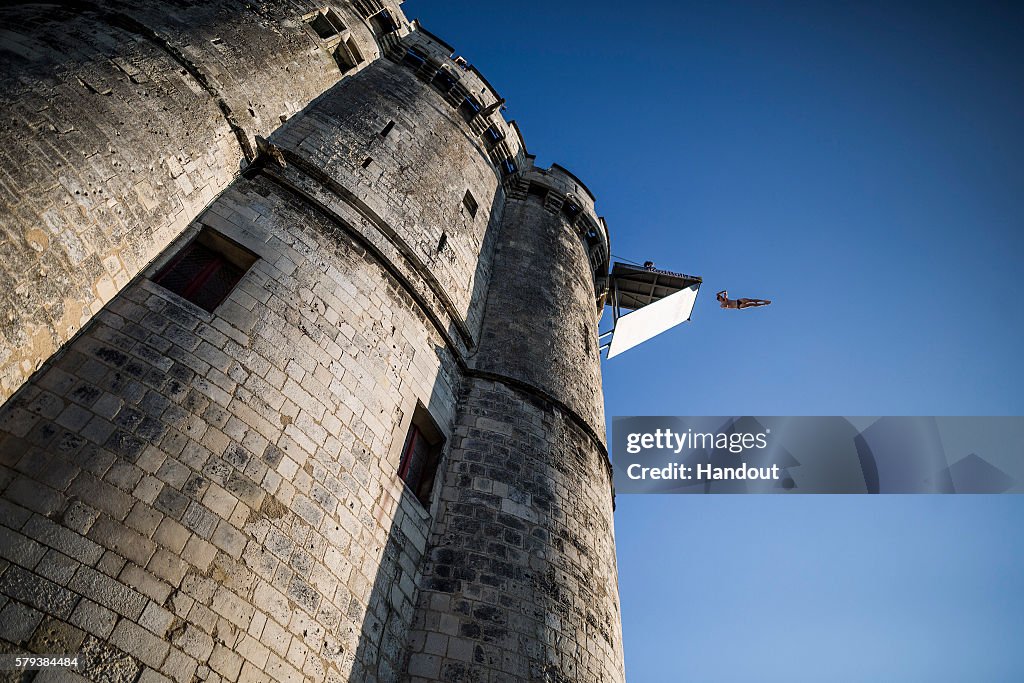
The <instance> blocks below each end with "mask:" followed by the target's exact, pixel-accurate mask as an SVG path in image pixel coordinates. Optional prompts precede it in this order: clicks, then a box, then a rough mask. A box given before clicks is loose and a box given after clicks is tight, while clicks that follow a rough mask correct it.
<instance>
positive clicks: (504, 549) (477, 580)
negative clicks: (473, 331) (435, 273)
mask: <svg viewBox="0 0 1024 683" xmlns="http://www.w3.org/2000/svg"><path fill="white" fill-rule="evenodd" d="M584 192H585V188H581V187H580V186H579V185H578V181H576V180H575V178H574V177H572V176H571V174H569V173H568V172H567V171H564V169H559V168H557V167H556V168H553V169H551V170H541V169H532V168H528V169H527V171H526V172H525V173H524V174H523V175H522V177H521V178H519V179H518V180H517V182H516V183H515V186H514V187H513V189H512V190H511V196H510V198H509V200H508V202H507V203H506V207H505V213H504V215H503V220H502V224H501V227H500V231H499V234H498V240H497V247H496V251H495V255H494V266H493V270H492V278H493V281H492V284H491V287H490V289H489V290H488V297H487V304H486V312H485V317H484V323H483V332H482V338H481V344H480V348H479V350H478V352H477V354H476V355H475V356H474V358H473V371H472V372H470V373H469V374H470V376H469V378H468V379H467V381H466V383H465V385H464V389H463V394H462V396H461V398H460V401H459V413H458V417H457V418H456V427H455V442H454V443H453V445H452V450H451V453H450V456H449V460H448V462H447V466H446V470H445V472H446V477H445V486H444V489H443V490H442V493H441V500H440V502H439V509H438V516H437V520H436V521H435V523H434V525H433V528H432V534H431V536H430V544H429V551H428V553H427V556H426V557H425V558H424V565H423V586H422V589H421V591H420V594H419V598H418V606H417V611H416V621H415V622H414V631H413V636H412V640H411V641H410V660H409V675H410V680H413V681H429V680H445V681H479V680H491V681H519V680H545V681H579V680H587V681H621V680H623V678H624V671H623V657H622V644H621V643H622V641H621V634H620V631H619V629H620V616H619V603H618V586H617V580H618V579H617V571H616V566H615V554H614V531H613V523H612V510H613V498H612V490H611V470H610V467H609V464H608V459H607V453H606V450H605V445H604V431H603V427H604V411H603V401H602V397H601V382H600V358H599V353H598V349H597V315H596V312H597V311H596V307H595V303H594V301H595V299H594V297H595V275H598V276H599V275H600V268H601V267H602V264H600V263H599V264H597V265H596V266H595V265H594V264H593V263H592V259H591V256H592V255H594V254H598V253H600V254H603V259H604V260H603V268H604V272H607V236H606V234H605V235H604V239H600V238H599V237H600V236H598V235H597V234H596V231H597V230H598V229H599V228H603V224H600V223H599V219H598V218H597V217H596V215H594V214H593V212H592V207H593V205H592V203H590V204H588V203H586V202H585V201H584V200H582V198H581V197H582V196H583V193H584ZM587 195H589V193H587ZM591 201H592V200H591ZM602 250H604V251H602ZM595 271H597V272H595Z"/></svg>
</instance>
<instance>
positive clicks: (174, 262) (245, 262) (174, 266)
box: [153, 229, 258, 312]
mask: <svg viewBox="0 0 1024 683" xmlns="http://www.w3.org/2000/svg"><path fill="white" fill-rule="evenodd" d="M257 258H258V257H257V256H256V255H255V254H253V253H252V252H250V251H249V250H248V249H246V248H244V247H242V246H239V245H237V244H235V243H234V242H231V241H229V240H228V239H227V238H225V237H223V236H221V235H218V234H217V233H215V232H213V231H212V230H209V229H204V230H203V231H202V232H201V233H199V235H198V236H197V237H196V238H195V239H194V240H192V242H190V243H189V244H188V245H187V246H186V247H185V248H184V249H182V250H181V251H180V252H179V253H178V254H177V255H176V256H175V257H174V258H173V259H171V261H170V262H169V263H168V264H167V265H166V266H164V267H163V268H162V269H161V270H160V272H159V273H157V275H156V277H155V278H153V282H155V283H157V284H158V285H160V286H161V287H164V288H165V289H168V290H170V291H172V292H174V293H175V294H177V295H178V296H180V297H181V298H183V299H187V300H188V301H191V302H192V303H194V304H195V305H196V306H199V307H200V308H202V309H205V310H207V311H210V312H213V310H214V309H215V308H217V306H219V305H220V304H221V303H222V302H223V301H224V300H225V299H226V298H228V295H229V294H230V293H231V290H233V289H234V288H235V285H237V284H238V282H239V280H241V279H242V276H243V275H245V273H246V271H248V270H249V268H251V267H252V264H254V263H256V260H257Z"/></svg>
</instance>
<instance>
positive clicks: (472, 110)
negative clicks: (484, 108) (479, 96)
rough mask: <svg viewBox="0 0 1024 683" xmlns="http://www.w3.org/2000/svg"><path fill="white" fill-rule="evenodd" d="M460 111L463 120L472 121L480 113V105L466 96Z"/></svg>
mask: <svg viewBox="0 0 1024 683" xmlns="http://www.w3.org/2000/svg"><path fill="white" fill-rule="evenodd" d="M459 111H460V112H462V118H464V119H466V120H467V121H472V120H473V117H474V116H476V115H477V113H478V112H479V111H480V105H479V104H477V101H476V100H474V99H473V98H472V97H469V96H468V95H467V96H466V98H465V99H463V100H462V104H461V105H459Z"/></svg>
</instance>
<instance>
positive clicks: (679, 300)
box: [608, 285, 700, 358]
mask: <svg viewBox="0 0 1024 683" xmlns="http://www.w3.org/2000/svg"><path fill="white" fill-rule="evenodd" d="M699 289H700V285H690V286H689V287H687V288H686V289H681V290H679V291H678V292H676V293H675V294H672V295H670V296H666V297H665V298H664V299H661V300H660V301H655V302H654V303H653V304H648V305H647V306H644V307H643V308H639V309H637V310H635V311H633V312H632V313H628V314H626V315H624V316H621V317H620V318H619V320H618V322H617V323H616V324H615V334H613V335H612V345H611V347H610V348H609V349H608V357H609V358H614V357H615V356H617V355H619V354H620V353H623V352H624V351H628V350H629V349H631V348H633V347H634V346H637V345H638V344H643V343H644V342H645V341H647V340H648V339H651V338H653V337H656V336H658V335H659V334H661V333H662V332H665V331H666V330H670V329H672V328H673V327H675V326H676V325H679V324H680V323H684V322H686V321H687V320H689V319H690V314H691V313H692V312H693V304H694V303H695V302H696V301H697V291H698V290H699Z"/></svg>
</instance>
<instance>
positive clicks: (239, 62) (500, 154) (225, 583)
mask: <svg viewBox="0 0 1024 683" xmlns="http://www.w3.org/2000/svg"><path fill="white" fill-rule="evenodd" d="M385 6H386V7H387V8H388V11H389V12H390V14H391V16H392V17H393V19H394V21H395V22H396V23H395V24H394V25H390V24H388V20H386V19H385V18H384V17H383V15H381V14H378V12H379V10H382V9H385ZM39 7H40V6H25V7H22V8H20V9H18V8H16V9H6V8H5V9H4V10H2V12H6V13H7V14H5V15H4V16H6V17H11V21H10V22H9V23H7V24H5V26H11V27H12V28H11V31H13V33H14V34H15V35H16V36H22V38H19V39H17V40H14V45H13V47H10V48H9V49H13V50H14V52H15V54H16V55H17V59H16V60H15V63H14V66H13V67H11V68H13V69H14V71H12V73H15V74H22V75H25V74H28V75H29V76H30V77H26V78H21V79H20V80H19V79H18V78H15V80H16V81H17V83H18V85H17V86H16V87H14V89H13V90H11V92H12V96H11V101H12V102H13V103H14V110H15V112H16V113H17V116H15V117H10V120H4V121H3V122H2V123H0V127H3V126H7V128H5V129H2V130H0V136H3V137H4V139H5V140H6V139H9V138H11V139H13V138H17V141H16V143H15V142H12V144H11V145H9V146H8V147H7V148H5V149H4V150H0V154H4V153H7V154H16V155H18V159H16V160H15V161H20V162H21V163H10V162H9V163H8V166H7V167H6V168H7V170H6V171H4V170H0V193H5V194H4V195H3V198H4V199H5V200H9V201H10V205H11V206H12V207H13V210H12V211H11V212H10V214H9V215H10V216H11V220H12V221H13V222H5V225H4V229H5V230H7V231H8V232H9V234H10V236H13V237H15V238H16V239H14V240H12V239H7V240H6V241H2V240H0V245H6V246H2V247H0V249H4V250H6V252H4V253H3V254H2V255H3V257H4V258H3V259H0V264H2V266H0V268H2V269H3V270H0V304H2V306H0V310H3V311H5V312H11V313H12V315H8V316H7V319H5V320H4V321H0V335H3V336H2V338H0V341H2V342H3V346H2V347H0V348H2V349H3V351H4V352H5V353H7V355H6V356H5V357H4V358H0V365H2V367H3V368H5V369H4V370H3V372H4V373H5V374H4V375H3V377H4V379H3V381H4V382H5V384H4V387H5V391H7V393H10V392H11V391H14V390H15V389H16V388H17V387H18V386H19V385H21V383H22V381H23V380H24V378H25V377H27V376H28V375H29V374H30V373H31V372H32V370H33V369H34V368H35V367H36V363H37V362H42V361H45V363H44V364H43V365H42V367H41V368H40V369H39V370H38V372H36V373H35V374H34V375H33V376H32V378H31V379H30V380H29V381H28V382H27V383H24V384H23V385H22V386H21V388H20V389H18V390H17V392H16V393H14V394H13V396H11V398H10V399H9V400H8V401H7V402H6V404H4V405H3V406H2V407H0V641H2V642H0V647H4V648H7V649H15V650H32V651H34V652H42V651H44V650H45V649H46V648H47V647H51V646H52V647H57V645H58V644H65V643H67V644H68V647H72V646H73V647H75V648H77V649H78V650H79V651H80V652H81V653H82V656H83V658H84V660H85V661H86V662H87V665H88V667H89V669H87V670H84V671H80V673H81V674H82V675H83V676H85V677H86V678H87V679H89V680H96V681H100V680H104V681H105V680H128V681H134V680H140V681H150V680H153V681H157V680H175V681H179V680H180V681H191V680H193V679H199V680H213V681H248V680H259V681H262V680H270V681H371V680H377V681H397V680H416V681H421V680H467V681H470V680H472V681H476V680H495V681H497V680H534V679H535V680H552V681H569V680H594V681H619V680H622V678H623V665H622V651H621V637H620V634H619V616H618V596H617V588H616V569H615V561H614V547H613V544H614V540H613V538H614V535H613V530H612V516H611V515H612V496H611V488H610V476H609V474H610V473H609V468H608V463H607V456H606V454H605V450H604V435H603V412H602V403H601V393H600V392H601V386H600V365H599V358H598V353H597V348H596V318H597V314H598V312H599V310H600V309H599V308H598V307H596V306H595V301H598V302H599V301H600V297H601V296H602V294H603V291H604V287H605V279H604V278H605V276H606V274H607V266H608V264H607V259H608V253H607V234H606V232H605V228H604V225H603V222H602V221H601V220H600V219H599V218H598V217H597V214H596V213H595V212H594V203H593V198H592V197H591V196H590V193H589V192H588V191H587V190H586V188H585V187H583V186H582V184H580V182H579V181H578V180H577V179H576V178H575V177H574V176H572V174H570V173H569V172H568V171H565V170H564V169H561V168H559V167H557V166H556V167H553V168H552V169H547V170H545V169H539V168H536V167H534V166H533V161H532V157H529V156H528V155H526V152H525V147H524V145H523V143H522V140H521V139H520V137H519V133H518V130H517V129H516V128H515V127H514V126H513V125H511V124H509V123H507V122H505V121H504V119H503V118H502V117H501V114H500V111H499V109H500V103H501V100H500V98H499V96H498V95H497V93H495V92H494V90H493V89H492V88H491V86H490V85H489V84H487V82H486V81H485V80H484V79H483V78H482V77H481V76H480V75H479V74H477V73H476V72H475V71H474V70H473V69H472V68H470V67H467V66H466V65H465V64H464V63H458V62H456V61H455V60H453V59H451V49H450V48H449V47H448V46H446V45H444V44H443V43H441V42H440V41H439V40H437V39H436V38H434V37H433V36H431V35H430V34H428V33H426V32H424V31H422V30H419V29H418V28H416V27H410V26H409V25H408V23H407V22H406V21H405V19H404V17H402V16H401V14H400V13H399V12H398V10H397V7H396V6H395V5H394V4H392V3H383V4H382V3H380V2H377V1H376V0H359V1H353V2H341V3H333V4H330V5H329V6H326V7H320V6H316V5H313V4H308V3H307V2H306V1H305V0H296V1H295V2H280V3H256V4H250V3H234V2H229V1H228V0H224V1H223V2H221V1H218V2H211V3H197V2H190V1H184V0H183V1H182V2H180V3H170V4H168V3H164V4H160V6H159V7H158V6H157V5H156V4H153V3H136V2H128V1H125V2H116V3H115V2H113V1H111V2H109V3H102V4H101V5H95V6H94V5H89V4H88V3H86V4H81V7H79V6H78V5H76V7H78V9H79V10H81V11H78V12H77V13H71V12H70V11H65V10H62V9H59V7H58V9H54V10H51V11H52V12H53V14H52V15H47V16H46V17H44V18H42V19H40V18H39V16H37V14H38V13H39V12H41V11H43V10H41V9H39ZM48 7H51V6H48ZM328 9H331V10H332V11H334V14H333V15H328V14H326V12H327V10H328ZM33 13H37V14H33ZM119 17H120V18H119ZM125 17H127V18H128V19H130V21H129V20H128V19H125ZM318 17H320V19H318ZM323 21H327V22H328V24H324V23H323ZM133 22H134V23H133ZM310 22H314V23H310ZM339 25H344V28H341V29H339V28H338V26H339ZM314 26H315V27H316V28H315V29H314ZM392 29H394V30H392ZM332 30H333V31H335V33H334V34H331V31H332ZM410 31H411V32H410ZM321 33H325V34H329V35H327V37H326V38H324V37H322V36H321V35H320V34H321ZM58 39H59V40H61V41H64V43H66V45H67V47H66V49H65V50H64V53H63V58H62V59H61V60H57V59H56V57H55V56H54V55H55V50H56V48H55V47H54V45H55V44H56V43H55V41H57V40H58ZM4 40H8V41H9V40H13V39H12V38H11V36H7V37H6V38H4ZM349 41H351V43H349ZM0 44H6V43H0ZM342 46H343V47H344V52H343V53H342V54H339V53H336V51H337V50H339V49H340V48H341V47H342ZM410 50H411V52H410ZM19 51H20V52H19ZM332 53H335V54H339V56H338V57H337V59H336V60H334V59H331V58H330V56H329V55H330V54H332ZM356 53H358V54H359V55H360V56H361V58H362V61H361V62H359V63H358V64H355V61H354V60H355V58H354V56H353V55H355V54H356ZM18 60H20V61H18ZM346 60H349V62H346ZM58 62H59V64H58ZM179 66H180V67H182V68H183V69H184V73H181V71H180V69H178V67H179ZM19 70H20V71H19ZM343 74H344V75H345V77H344V78H342V76H343ZM439 74H440V75H439ZM0 77H6V76H3V75H0ZM194 86H195V87H194ZM12 87H13V86H12ZM41 93H45V97H44V95H43V94H41ZM107 93H109V94H107ZM321 93H322V96H320V97H317V96H318V95H321ZM314 97H316V99H315V101H312V102H311V100H313V99H314ZM94 99H95V100H96V101H95V102H93V101H92V100H94ZM83 100H88V101H89V104H88V106H79V107H77V108H76V107H74V106H72V104H73V103H80V102H82V101H83ZM310 102H311V103H310ZM280 115H285V118H287V119H288V120H287V122H286V123H285V124H284V125H283V126H280V123H281V121H282V118H281V116H280ZM50 125H52V127H53V128H55V129H56V131H54V130H50V129H49V127H48V126H50ZM11 126H14V127H13V128H12V127H11ZM47 131H49V132H47ZM257 134H258V135H260V136H261V138H263V141H262V142H261V144H260V147H259V149H260V150H262V153H261V155H260V156H259V157H258V158H255V159H252V160H251V163H249V164H248V165H246V170H245V172H244V173H243V174H241V175H237V174H236V171H237V170H238V169H239V166H240V163H239V162H240V161H241V160H242V157H243V156H244V155H245V154H247V152H246V144H245V142H244V141H245V140H248V141H250V142H251V141H252V140H254V139H255V136H256V135H257ZM51 138H52V139H51ZM252 146H255V143H252ZM76 155H77V156H76ZM12 169H20V170H18V173H16V174H14V175H12V173H13V171H12ZM3 174H7V175H3ZM62 177H63V178H65V180H64V181H63V182H62V181H61V180H60V179H61V178H62ZM46 183H50V185H46ZM76 193H77V194H76ZM204 207H205V208H204ZM51 211H54V212H56V214H55V215H57V214H59V216H60V217H61V219H60V220H61V221H63V222H60V223H59V225H58V223H53V225H51V224H50V223H47V222H46V216H48V215H50V214H48V213H47V212H51ZM40 226H43V227H40ZM54 226H57V227H54ZM58 228H59V229H58ZM33 230H41V231H42V232H41V233H39V234H37V233H36V232H32V231H33ZM201 230H212V231H214V232H216V233H217V234H219V235H220V236H222V237H223V238H226V239H227V240H229V241H231V242H233V243H235V244H236V245H240V246H241V247H244V248H245V249H246V250H248V251H250V252H251V253H252V254H254V255H255V257H256V258H257V260H256V261H255V263H254V264H253V265H252V267H251V268H250V269H249V270H248V272H246V273H245V275H244V276H243V277H242V279H241V280H240V281H239V282H238V284H237V285H236V286H235V287H234V289H233V290H232V291H231V292H230V294H228V296H227V298H226V299H225V300H224V301H223V303H221V304H220V305H219V306H217V307H216V308H215V309H214V310H213V311H212V312H211V311H207V310H204V309H202V308H200V307H198V306H196V305H194V304H193V303H190V302H189V301H186V300H185V299H183V298H181V297H179V296H178V295H176V294H174V293H172V292H171V291H169V290H168V289H165V288H164V287H162V286H160V285H158V284H156V283H155V282H154V281H153V278H154V277H155V275H156V273H158V272H159V271H160V269H161V268H162V267H163V266H164V265H165V264H167V263H169V262H170V261H171V259H173V258H174V257H175V256H176V255H177V254H178V253H179V252H180V250H181V249H182V248H183V247H184V246H185V245H186V244H188V243H189V242H190V241H191V240H192V239H193V238H194V237H195V236H196V235H197V234H199V232H200V231H201ZM76 239H77V240H78V242H75V241H74V240H76ZM79 243H80V245H81V249H78V246H76V245H78V244H79ZM68 245H71V247H74V249H76V250H77V251H74V253H75V254H78V256H74V257H73V255H72V252H71V251H69V248H71V247H69V246H68ZM115 262H116V263H115ZM94 266H95V267H94ZM40 269H42V270H43V271H44V272H47V273H49V275H48V277H50V278H51V279H50V280H46V281H45V282H44V281H43V280H40V278H42V277H43V276H38V275H35V274H33V273H38V272H40ZM40 283H42V284H40ZM54 287H57V288H58V289H61V288H62V289H61V291H62V292H64V293H66V296H65V298H64V299H59V298H57V296H56V294H55V292H56V290H54ZM62 296H63V295H62ZM58 302H63V303H59V305H58ZM68 302H72V303H68ZM76 307H77V308H76ZM72 309H74V310H73V311H72ZM68 311H72V313H73V315H72V316H71V318H68V315H69V314H68ZM72 318H73V320H74V324H71V323H70V322H69V321H70V320H71V319H72ZM80 325H84V327H82V328H81V331H80V332H79V333H78V334H77V335H76V336H74V338H73V339H71V340H70V341H68V339H69V337H70V335H71V332H72V331H73V330H75V329H78V326H80ZM65 342H67V343H65ZM61 345H63V347H62V348H60V349H59V350H57V349H58V347H61ZM4 395H6V394H4ZM418 406H419V408H418ZM418 409H419V410H425V411H426V412H427V413H429V415H430V417H431V419H432V421H433V422H434V423H435V425H436V428H437V431H438V432H439V434H440V436H441V437H442V438H443V440H444V448H443V450H442V452H441V460H440V465H439V468H438V474H437V477H436V480H435V484H434V487H433V489H432V492H431V494H430V496H429V498H428V499H426V504H425V505H424V504H423V503H421V502H420V500H418V499H417V497H416V495H414V494H413V492H412V491H410V490H409V489H408V488H407V487H406V486H405V485H404V484H403V482H402V481H401V479H400V478H399V476H398V469H399V463H400V459H401V456H402V449H403V446H404V444H405V439H406V434H407V433H408V431H409V427H410V424H411V422H412V419H413V414H414V413H415V412H416V411H417V410H418Z"/></svg>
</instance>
